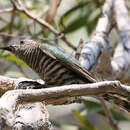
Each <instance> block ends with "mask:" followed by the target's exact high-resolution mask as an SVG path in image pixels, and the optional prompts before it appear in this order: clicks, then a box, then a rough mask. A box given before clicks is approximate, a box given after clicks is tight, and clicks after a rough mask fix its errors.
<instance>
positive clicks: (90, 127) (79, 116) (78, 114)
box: [73, 110, 97, 130]
mask: <svg viewBox="0 0 130 130" xmlns="http://www.w3.org/2000/svg"><path fill="white" fill-rule="evenodd" d="M73 113H74V115H75V117H76V118H77V120H78V121H79V123H80V124H81V126H83V127H84V128H85V129H86V130H97V129H96V128H95V127H94V126H93V124H91V122H90V121H89V120H88V119H87V118H86V116H85V115H82V114H81V112H79V111H78V110H73Z"/></svg>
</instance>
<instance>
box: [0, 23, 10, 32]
mask: <svg viewBox="0 0 130 130" xmlns="http://www.w3.org/2000/svg"><path fill="white" fill-rule="evenodd" d="M9 26H10V24H6V25H5V26H4V27H3V28H1V29H0V32H5V31H7V30H8V29H9Z"/></svg>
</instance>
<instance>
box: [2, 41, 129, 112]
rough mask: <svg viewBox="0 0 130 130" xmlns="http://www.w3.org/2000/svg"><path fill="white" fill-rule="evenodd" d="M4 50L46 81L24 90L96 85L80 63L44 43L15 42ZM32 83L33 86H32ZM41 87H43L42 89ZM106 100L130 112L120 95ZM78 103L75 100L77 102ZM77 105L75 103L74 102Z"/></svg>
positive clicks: (23, 86) (127, 103) (104, 96)
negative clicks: (71, 85)
mask: <svg viewBox="0 0 130 130" xmlns="http://www.w3.org/2000/svg"><path fill="white" fill-rule="evenodd" d="M0 49H2V50H6V51H9V52H11V53H13V54H14V55H16V56H17V57H19V58H20V59H22V60H23V61H24V62H25V63H26V64H27V65H28V66H30V68H31V69H32V70H34V71H35V72H36V73H37V74H38V75H39V76H40V78H41V79H42V80H43V81H45V84H44V85H40V84H39V83H37V82H33V81H32V82H31V81H25V82H22V83H21V84H22V85H21V86H20V87H21V88H23V89H24V88H35V86H36V88H43V87H45V88H49V87H58V86H61V85H70V84H87V83H96V82H97V80H96V79H95V78H94V77H93V76H92V75H91V73H89V72H88V71H87V70H86V69H85V68H84V67H82V66H81V65H80V63H79V61H78V60H76V59H75V58H74V57H72V55H70V54H69V53H66V52H65V51H64V50H63V49H61V48H59V47H57V46H54V45H49V44H45V43H43V44H42V43H40V42H37V41H35V40H32V39H19V40H14V41H13V43H12V44H11V45H8V46H6V47H0ZM30 82H31V83H32V84H33V85H31V84H30ZM39 86H40V87H39ZM102 98H103V99H104V100H106V101H108V102H110V103H112V104H113V103H114V104H115V105H117V106H120V108H123V110H124V109H125V110H127V111H130V110H129V109H130V104H129V101H125V100H123V99H122V98H119V99H118V98H117V97H116V95H115V96H114V94H111V93H108V94H107V93H105V94H103V95H102ZM74 100H75V99H74ZM68 102H69V103H70V101H69V100H68V99H67V98H64V99H62V100H61V101H60V100H57V101H56V102H55V103H53V104H54V105H59V104H68ZM72 103H73V101H72Z"/></svg>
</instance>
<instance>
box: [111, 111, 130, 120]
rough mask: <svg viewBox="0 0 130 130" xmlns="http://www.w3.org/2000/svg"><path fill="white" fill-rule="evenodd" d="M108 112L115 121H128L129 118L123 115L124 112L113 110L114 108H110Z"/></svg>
mask: <svg viewBox="0 0 130 130" xmlns="http://www.w3.org/2000/svg"><path fill="white" fill-rule="evenodd" d="M110 112H111V114H112V116H113V117H114V119H115V120H117V121H128V120H129V119H128V118H127V117H126V116H125V114H124V113H122V112H120V111H117V110H114V109H110Z"/></svg>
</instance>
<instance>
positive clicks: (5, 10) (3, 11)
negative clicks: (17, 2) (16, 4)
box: [0, 8, 14, 13]
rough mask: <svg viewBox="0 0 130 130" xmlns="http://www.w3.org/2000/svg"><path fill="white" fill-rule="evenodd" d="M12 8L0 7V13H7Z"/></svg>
mask: <svg viewBox="0 0 130 130" xmlns="http://www.w3.org/2000/svg"><path fill="white" fill-rule="evenodd" d="M13 10H14V8H7V9H1V10H0V13H9V12H12V11H13Z"/></svg>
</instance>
